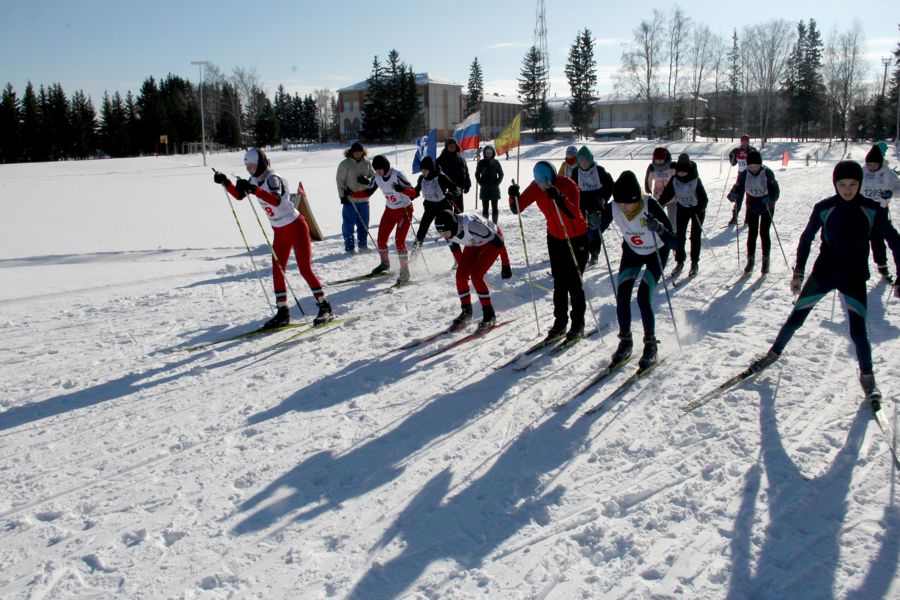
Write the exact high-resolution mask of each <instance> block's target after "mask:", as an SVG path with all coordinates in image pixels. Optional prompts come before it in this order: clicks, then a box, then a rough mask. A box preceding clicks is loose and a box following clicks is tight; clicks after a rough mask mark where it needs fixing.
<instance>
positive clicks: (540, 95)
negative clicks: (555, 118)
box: [519, 46, 547, 129]
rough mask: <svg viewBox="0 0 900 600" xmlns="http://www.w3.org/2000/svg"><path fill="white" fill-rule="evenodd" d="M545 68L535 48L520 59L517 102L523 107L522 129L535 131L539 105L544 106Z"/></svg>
mask: <svg viewBox="0 0 900 600" xmlns="http://www.w3.org/2000/svg"><path fill="white" fill-rule="evenodd" d="M545 71H546V68H545V67H544V63H543V61H542V60H541V53H540V51H539V50H538V49H537V46H532V47H531V48H529V49H528V52H526V53H525V58H524V59H522V70H521V71H520V73H519V101H521V102H522V104H523V105H524V111H525V115H524V117H523V119H522V128H523V129H537V128H538V126H539V124H540V122H541V117H540V112H541V104H542V103H544V104H546V101H547V100H546V99H547V88H546V75H547V74H546V72H545Z"/></svg>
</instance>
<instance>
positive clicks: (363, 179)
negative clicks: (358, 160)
mask: <svg viewBox="0 0 900 600" xmlns="http://www.w3.org/2000/svg"><path fill="white" fill-rule="evenodd" d="M356 183H361V184H363V185H369V178H368V177H366V176H365V175H360V176H359V177H357V178H356Z"/></svg>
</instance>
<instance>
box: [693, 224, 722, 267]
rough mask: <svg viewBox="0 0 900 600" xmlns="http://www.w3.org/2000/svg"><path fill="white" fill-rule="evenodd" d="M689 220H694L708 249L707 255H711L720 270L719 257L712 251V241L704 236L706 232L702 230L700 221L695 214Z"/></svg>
mask: <svg viewBox="0 0 900 600" xmlns="http://www.w3.org/2000/svg"><path fill="white" fill-rule="evenodd" d="M691 218H692V219H694V222H695V223H696V224H697V227H699V228H700V233H701V234H702V235H703V238H704V239H705V240H706V246H707V247H708V248H709V253H710V254H712V255H713V258H714V259H715V261H716V264H717V265H719V268H720V269H721V268H722V263H721V262H720V261H719V257H718V256H716V252H715V250H713V245H712V240H710V239H709V236H708V235H706V231H704V229H703V225H701V224H700V219H699V218H698V217H697V215H696V214H694V215H691Z"/></svg>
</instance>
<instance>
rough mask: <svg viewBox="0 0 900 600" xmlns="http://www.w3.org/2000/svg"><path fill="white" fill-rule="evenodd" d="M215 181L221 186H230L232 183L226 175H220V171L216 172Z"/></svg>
mask: <svg viewBox="0 0 900 600" xmlns="http://www.w3.org/2000/svg"><path fill="white" fill-rule="evenodd" d="M213 181H215V182H216V183H218V184H220V185H228V184H229V183H231V182H230V181H228V177H227V176H226V175H225V173H219V172H218V171H216V174H215V175H213Z"/></svg>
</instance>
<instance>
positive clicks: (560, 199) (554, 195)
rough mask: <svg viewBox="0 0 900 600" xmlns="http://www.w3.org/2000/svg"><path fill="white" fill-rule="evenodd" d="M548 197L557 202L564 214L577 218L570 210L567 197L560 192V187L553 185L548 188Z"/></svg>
mask: <svg viewBox="0 0 900 600" xmlns="http://www.w3.org/2000/svg"><path fill="white" fill-rule="evenodd" d="M547 197H548V198H550V199H551V200H553V203H554V204H556V206H557V208H559V210H560V212H562V214H564V215H566V216H567V217H569V218H570V219H574V218H575V215H573V214H572V211H570V210H569V207H568V206H566V198H565V196H563V195H562V194H560V193H559V189H557V188H556V187H554V186H552V185H551V186H550V187H548V188H547Z"/></svg>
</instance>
